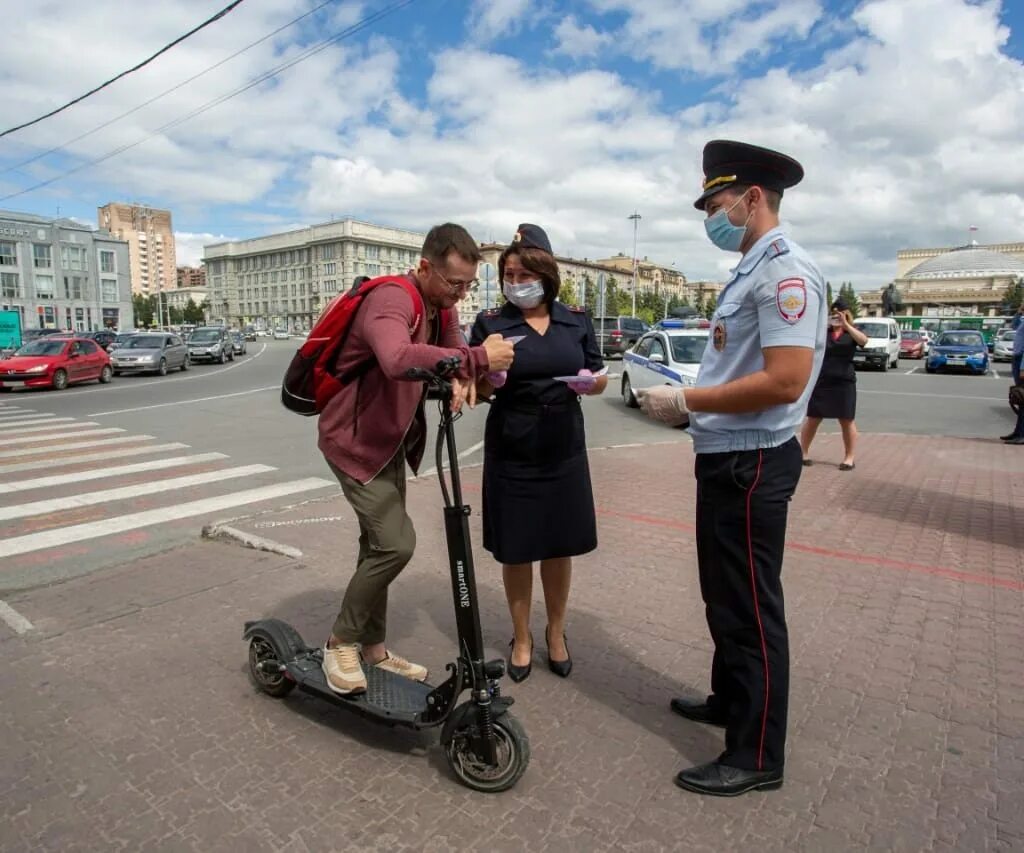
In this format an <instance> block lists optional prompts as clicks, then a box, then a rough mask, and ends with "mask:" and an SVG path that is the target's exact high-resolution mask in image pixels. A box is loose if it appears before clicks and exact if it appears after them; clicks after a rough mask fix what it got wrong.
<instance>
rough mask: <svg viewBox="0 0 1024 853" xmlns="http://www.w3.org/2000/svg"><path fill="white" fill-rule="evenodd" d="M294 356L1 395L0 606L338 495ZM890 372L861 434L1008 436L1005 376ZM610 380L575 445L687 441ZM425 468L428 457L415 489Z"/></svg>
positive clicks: (473, 453) (470, 440) (909, 367)
mask: <svg viewBox="0 0 1024 853" xmlns="http://www.w3.org/2000/svg"><path fill="white" fill-rule="evenodd" d="M295 346H296V342H295V341H270V340H269V339H260V341H258V342H256V343H250V344H249V352H248V354H247V355H246V356H244V357H239V358H237V359H236V361H235V362H234V363H229V364H227V365H224V366H220V365H209V366H207V365H196V366H195V367H194V368H193V370H191V371H189V372H187V373H176V374H172V375H169V376H166V377H142V376H131V377H129V376H125V377H119V378H117V379H115V380H114V382H113V383H111V384H110V385H106V386H100V385H95V384H91V385H85V386H77V387H72V388H69V389H67V390H65V391H62V392H50V391H17V392H12V393H5V394H3V395H2V396H0V558H2V561H0V562H2V566H3V568H0V593H9V592H11V591H14V590H22V589H28V588H33V587H36V586H40V585H43V584H48V583H52V582H57V581H61V580H65V579H67V578H71V577H74V576H77V575H81V574H86V573H89V572H91V571H94V570H96V569H99V568H105V567H109V566H114V565H121V564H124V563H127V562H130V561H132V560H137V559H140V558H141V557H143V556H146V555H149V554H153V553H157V552H160V551H166V550H170V549H172V548H175V547H177V546H179V545H181V544H184V543H185V542H189V541H194V539H195V537H196V535H197V534H198V531H199V530H200V529H201V528H202V526H203V525H204V524H207V523H209V522H211V521H214V520H221V519H224V518H228V517H231V516H233V515H246V514H249V513H251V512H254V511H260V510H265V509H274V508H279V507H281V506H285V505H289V504H294V503H298V502H302V501H305V500H309V499H314V498H319V497H325V496H328V495H331V494H335V493H337V491H338V487H337V484H336V482H335V481H334V480H333V478H332V477H331V474H330V472H329V471H328V469H327V467H326V465H325V464H324V462H323V460H322V458H321V456H320V455H319V453H318V451H317V450H316V421H315V419H313V418H302V417H299V416H297V415H295V414H293V413H291V412H288V411H287V410H285V409H284V408H283V407H282V406H281V405H280V403H279V401H278V393H279V387H280V381H281V377H282V375H283V373H284V369H285V367H286V365H287V363H288V361H289V359H290V358H291V356H292V354H293V352H294V350H295ZM900 365H901V366H900V369H899V370H898V371H890V372H889V373H885V374H882V373H868V372H864V373H861V374H859V400H858V424H859V426H860V429H861V430H862V431H864V432H873V433H903V434H920V435H945V436H965V437H986V436H987V437H993V436H997V435H1000V434H1002V433H1004V432H1007V431H1009V428H1010V427H1011V426H1012V416H1011V415H1010V412H1009V409H1008V408H1007V405H1006V386H1007V385H1008V382H1009V379H1008V374H1009V366H1008V365H996V366H995V369H994V371H993V372H992V373H991V374H990V375H989V376H987V377H970V376H944V375H940V376H928V375H925V374H924V372H923V367H922V365H921V363H920V362H905V361H903V362H901V363H900ZM621 369H622V363H621V362H619V361H613V362H612V363H611V365H610V371H611V374H612V380H611V383H610V385H609V390H608V392H606V394H605V395H604V396H603V397H599V398H587V399H585V401H584V406H585V411H586V416H587V431H588V444H589V446H590V447H592V448H598V447H617V446H623V445H646V444H653V443H663V442H685V441H688V440H689V439H688V437H687V435H686V433H685V432H683V431H679V430H672V429H668V428H665V427H662V426H660V425H658V424H654V423H651V422H649V421H648V420H647V419H646V418H645V417H644V416H643V415H642V414H641V413H639V412H637V411H634V410H628V409H626V408H625V407H624V405H623V404H622V400H621V398H620V397H619V394H618V388H619V378H618V377H619V375H620V373H621ZM431 405H433V404H431ZM485 418H486V406H480V407H478V408H477V409H476V410H475V411H470V412H467V413H466V414H465V416H464V417H462V418H461V419H460V420H459V421H458V424H457V440H458V447H459V452H460V456H461V457H462V459H463V464H465V465H471V464H478V463H479V462H480V461H481V459H482V447H483V444H482V442H483V429H484V420H485ZM429 420H430V421H431V423H432V425H433V422H436V420H437V418H436V416H435V415H434V413H433V410H431V411H430V417H429ZM825 431H826V432H828V431H834V425H831V429H830V425H826V428H825ZM430 438H431V440H432V438H433V435H431V437H430ZM429 446H430V447H432V443H431V445H429ZM428 452H429V451H428ZM432 469H433V459H432V458H428V459H426V460H425V461H424V470H422V471H421V476H430V475H431V473H432ZM44 478H45V479H44Z"/></svg>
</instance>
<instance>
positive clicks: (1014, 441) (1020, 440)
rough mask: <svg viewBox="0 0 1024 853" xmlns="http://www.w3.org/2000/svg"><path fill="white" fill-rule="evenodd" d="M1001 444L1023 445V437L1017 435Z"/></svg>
mask: <svg viewBox="0 0 1024 853" xmlns="http://www.w3.org/2000/svg"><path fill="white" fill-rule="evenodd" d="M1003 444H1024V435H1017V436H1014V437H1013V438H1008V439H1006V441H1004V442H1003Z"/></svg>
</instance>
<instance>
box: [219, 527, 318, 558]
mask: <svg viewBox="0 0 1024 853" xmlns="http://www.w3.org/2000/svg"><path fill="white" fill-rule="evenodd" d="M201 535H202V537H203V539H211V540H222V541H227V542H234V543H236V544H238V545H241V546H242V547H244V548H252V549H253V550H255V551H270V552H271V553H274V554H280V555H281V556H283V557H291V558H292V559H295V560H297V559H299V558H301V557H302V552H301V551H300V550H299V549H298V548H293V547H292V546H291V545H284V544H282V543H280V542H275V541H274V540H273V539H266V538H264V537H263V536H256V535H255V534H252V533H246V532H245V531H243V530H239V529H238V528H236V527H230V526H229V525H227V524H223V523H220V522H214V523H213V524H207V525H206V526H204V527H203V530H202V534H201Z"/></svg>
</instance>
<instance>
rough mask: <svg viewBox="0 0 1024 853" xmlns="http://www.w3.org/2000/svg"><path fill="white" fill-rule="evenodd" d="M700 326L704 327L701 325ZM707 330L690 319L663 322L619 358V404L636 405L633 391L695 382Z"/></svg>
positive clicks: (632, 407)
mask: <svg viewBox="0 0 1024 853" xmlns="http://www.w3.org/2000/svg"><path fill="white" fill-rule="evenodd" d="M700 325H704V326H706V321H705V323H702V324H700ZM708 334H709V330H708V329H707V328H706V327H705V328H700V327H699V326H698V324H697V323H696V322H695V321H692V320H663V321H662V322H661V323H659V324H658V328H656V329H654V330H652V331H650V332H648V333H647V334H645V335H644V336H643V337H642V338H640V340H638V341H637V342H636V346H634V347H633V349H631V350H629V352H627V353H625V354H624V355H623V356H622V362H623V363H622V401H623V402H624V403H625V404H626V405H627V406H629V407H630V408H631V409H635V408H636V407H637V406H638V405H639V404H638V403H637V399H636V394H635V392H636V391H640V390H644V389H647V388H653V387H655V386H656V385H675V386H678V387H686V386H687V385H693V384H694V383H695V382H696V381H697V371H698V369H699V368H700V359H701V356H703V355H704V347H706V346H707V343H708Z"/></svg>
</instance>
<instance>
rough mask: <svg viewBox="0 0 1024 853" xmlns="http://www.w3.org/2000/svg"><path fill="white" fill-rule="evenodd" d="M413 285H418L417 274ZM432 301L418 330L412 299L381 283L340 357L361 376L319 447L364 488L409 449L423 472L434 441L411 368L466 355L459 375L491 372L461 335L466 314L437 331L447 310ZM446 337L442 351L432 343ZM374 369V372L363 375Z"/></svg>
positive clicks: (323, 416)
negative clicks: (435, 306)
mask: <svg viewBox="0 0 1024 853" xmlns="http://www.w3.org/2000/svg"><path fill="white" fill-rule="evenodd" d="M409 278H410V280H411V281H412V282H413V284H415V283H416V282H415V279H414V278H412V276H410V277H409ZM431 313H432V309H431V308H430V306H429V305H426V303H424V314H423V319H422V321H421V322H420V325H419V328H418V329H415V330H413V321H414V319H415V317H414V314H413V304H412V299H410V298H409V294H408V293H407V292H406V291H405V289H404V288H402V286H401V285H398V284H382V285H378V286H377V287H376V288H374V289H373V290H372V291H370V293H369V294H368V295H367V297H366V299H365V300H364V301H363V304H362V305H360V306H359V310H358V311H357V312H356V316H355V318H354V319H353V321H352V325H351V327H350V328H349V333H348V339H347V340H346V341H345V346H344V347H343V348H342V351H341V353H340V354H339V356H338V361H337V369H338V373H339V375H340V376H346V375H347V374H349V373H351V372H352V371H356V374H357V377H358V378H353V379H352V380H351V381H349V382H346V383H345V385H343V386H342V389H341V390H340V391H339V392H338V393H337V394H335V396H334V397H333V398H332V399H331V401H330V402H329V403H328V404H327V406H326V407H325V408H324V410H323V412H321V413H320V418H319V425H318V429H319V433H320V440H319V442H318V446H319V448H320V451H321V453H323V455H324V457H325V458H326V459H327V461H329V462H330V463H331V464H332V465H334V466H335V467H336V468H339V469H341V470H342V471H344V472H345V473H346V474H348V475H349V476H350V477H352V478H353V479H355V480H358V481H359V482H360V483H364V484H365V483H368V482H370V480H372V479H373V478H374V477H376V476H377V474H379V473H380V471H381V469H383V468H384V466H385V465H387V463H388V462H389V461H390V460H391V459H392V457H394V455H395V453H396V452H398V449H399V448H400V447H401V446H402V444H403V442H404V443H405V444H406V459H407V460H408V461H409V465H410V466H411V467H412V469H413V471H418V470H419V465H420V461H421V460H422V458H423V447H424V444H425V442H426V437H427V430H426V417H425V415H424V412H423V382H421V381H410V380H408V379H406V378H405V377H406V371H407V370H409V368H410V367H421V368H427V369H432V368H433V367H434V366H435V365H436V364H437V362H438V361H440V360H441V359H442V358H447V357H449V356H453V355H455V356H459V357H460V358H461V359H462V367H461V368H460V371H459V377H460V378H462V379H467V378H471V377H472V378H475V377H476V376H477V375H478V374H480V373H483V372H485V371H486V370H487V352H486V351H485V350H484V348H483V347H469V346H468V345H467V344H466V340H465V338H464V337H463V336H462V332H461V330H460V329H459V313H458V311H457V310H456V309H455V308H452V309H450V310H449V311H448V320H449V321H448V324H447V327H446V328H444V329H440V330H437V328H436V327H437V325H438V324H439V322H440V316H441V314H440V312H437V314H436V315H435V317H434V318H433V319H431ZM434 332H439V333H440V340H439V341H438V343H439V346H432V345H430V344H429V343H428V340H429V339H430V337H429V336H431V335H432V334H433V333H434ZM367 363H371V364H372V366H371V367H370V368H369V370H365V371H364V372H362V373H361V375H360V374H359V369H360V368H362V367H365V365H366V364H367Z"/></svg>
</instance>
